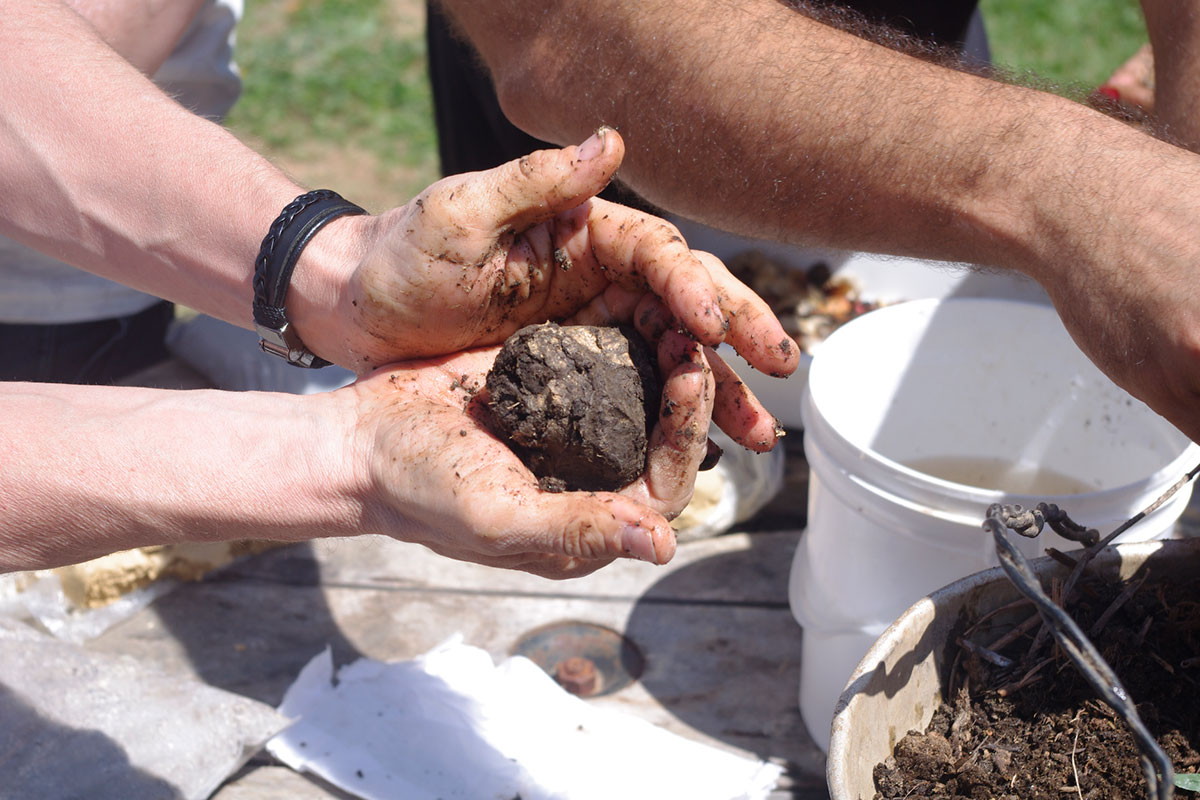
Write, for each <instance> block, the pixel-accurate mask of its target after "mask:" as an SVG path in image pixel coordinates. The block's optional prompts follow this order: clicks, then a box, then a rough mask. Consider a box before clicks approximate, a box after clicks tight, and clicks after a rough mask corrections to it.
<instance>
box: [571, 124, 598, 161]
mask: <svg viewBox="0 0 1200 800" xmlns="http://www.w3.org/2000/svg"><path fill="white" fill-rule="evenodd" d="M603 152H604V128H601V129H599V130H598V131H596V132H595V133H593V134H592V135H591V136H590V137H589V138H588V140H587V141H586V142H584V143H583V144H581V145H579V151H578V152H577V153H576V155H577V156H578V157H579V160H580V161H591V160H592V159H593V158H595V157H596V156H598V155H600V154H601V153H603Z"/></svg>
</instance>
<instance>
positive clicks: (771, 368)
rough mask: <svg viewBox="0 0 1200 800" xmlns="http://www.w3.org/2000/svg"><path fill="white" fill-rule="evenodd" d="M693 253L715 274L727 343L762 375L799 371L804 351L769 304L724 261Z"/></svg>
mask: <svg viewBox="0 0 1200 800" xmlns="http://www.w3.org/2000/svg"><path fill="white" fill-rule="evenodd" d="M693 252H695V254H696V257H697V258H698V259H699V260H700V261H701V263H703V264H704V266H705V267H706V268H707V270H708V272H709V274H710V275H712V277H713V282H714V283H715V284H716V286H717V291H718V292H719V293H720V298H721V307H722V309H723V310H724V312H725V313H726V314H727V315H728V317H729V333H728V334H726V336H725V341H726V342H728V343H729V344H730V345H731V346H732V347H733V349H734V350H736V351H737V352H738V353H739V354H740V355H741V356H742V358H744V359H746V361H748V362H749V363H750V365H751V366H753V367H754V368H755V369H757V370H759V371H761V372H765V373H766V374H768V375H774V376H775V377H783V376H785V375H791V374H792V373H793V372H795V371H796V367H798V366H799V365H800V348H799V346H797V344H796V342H795V341H793V340H792V338H791V337H790V336H788V335H787V332H786V331H784V329H783V325H781V324H780V322H779V320H778V319H777V318H776V316H775V315H774V314H773V313H772V312H771V308H770V306H768V305H767V303H766V301H765V300H763V299H762V298H761V297H759V296H758V295H757V294H755V293H754V290H752V289H751V288H750V287H749V286H746V285H745V284H744V283H742V282H741V281H739V280H738V279H737V278H736V277H734V275H733V273H731V272H730V271H729V269H728V268H727V267H726V266H725V264H724V263H722V262H721V259H719V258H717V257H716V256H714V255H713V254H712V253H705V252H703V251H700V250H696V251H693Z"/></svg>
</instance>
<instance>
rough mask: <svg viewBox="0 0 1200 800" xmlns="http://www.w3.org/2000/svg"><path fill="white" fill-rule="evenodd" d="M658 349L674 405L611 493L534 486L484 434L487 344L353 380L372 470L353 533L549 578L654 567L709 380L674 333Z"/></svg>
mask: <svg viewBox="0 0 1200 800" xmlns="http://www.w3.org/2000/svg"><path fill="white" fill-rule="evenodd" d="M672 347H673V349H671V348H672ZM664 348H666V349H667V350H668V351H669V352H666V353H665V357H663V356H664V354H663V353H660V357H663V364H664V367H663V368H664V370H665V375H666V377H665V382H664V385H665V390H664V398H665V399H664V401H663V402H664V404H666V403H668V402H669V403H671V404H672V410H673V413H672V414H671V415H670V416H669V417H667V418H665V419H664V420H661V421H660V422H659V424H658V425H657V426H656V428H655V430H654V432H653V434H652V437H651V447H650V454H649V456H648V459H647V463H648V469H647V471H646V473H645V474H644V475H643V476H642V477H640V478H639V479H638V480H637V481H635V482H634V483H633V484H631V485H630V486H629V487H627V488H626V489H625V490H623V491H622V492H621V493H606V492H562V493H551V492H545V491H542V489H541V488H540V487H539V486H538V481H537V478H536V477H535V476H534V475H533V474H532V473H530V472H529V470H528V469H526V467H525V466H524V464H522V463H521V461H520V460H519V459H518V458H517V457H516V455H515V454H513V452H512V451H511V450H509V448H508V447H507V446H506V445H505V444H504V443H503V442H501V441H499V440H498V439H497V438H496V437H495V436H493V435H492V433H491V432H490V431H489V429H488V427H487V424H486V413H487V412H486V408H485V400H486V389H484V388H483V387H484V378H485V376H486V374H487V371H488V370H489V369H490V368H491V366H492V363H493V361H494V360H495V357H496V353H497V352H498V348H484V349H479V350H474V351H470V352H466V353H460V354H457V355H454V356H449V357H443V358H439V359H435V360H427V361H415V362H408V363H402V364H393V365H391V366H389V367H386V368H383V369H381V370H378V371H376V372H375V373H373V374H371V375H369V376H367V377H364V378H363V379H361V380H360V381H359V382H358V383H356V384H355V385H354V386H352V387H350V388H349V389H347V390H345V391H347V392H353V393H354V394H355V396H356V401H355V404H356V410H355V414H356V416H357V419H358V423H357V437H356V441H355V442H354V443H353V446H354V447H355V448H356V449H358V450H360V451H362V452H365V453H367V454H368V459H369V464H370V469H369V472H370V479H369V481H368V489H367V490H366V500H365V506H366V508H367V511H366V513H365V514H364V521H363V531H364V532H379V533H386V534H388V535H391V536H393V537H395V538H398V539H402V540H405V541H412V542H418V543H420V544H424V545H426V546H427V547H429V548H430V549H432V550H434V551H435V552H437V553H440V554H442V555H445V556H448V557H451V558H456V559H460V560H464V561H472V562H476V563H480V564H487V565H491V566H497V567H506V568H512V569H520V570H525V571H527V572H533V573H536V574H539V575H545V576H547V577H554V578H566V577H574V576H578V575H583V574H586V573H588V572H591V571H593V570H595V569H598V568H599V567H602V566H604V565H605V564H607V563H608V562H610V561H611V560H612V559H614V558H622V557H624V558H637V559H641V560H644V561H649V562H651V563H656V564H662V563H665V562H666V561H668V560H669V559H670V558H671V557H672V555H674V552H675V536H674V532H673V531H672V530H671V527H670V525H669V523H668V522H667V517H669V516H674V515H676V514H678V513H679V512H680V511H681V510H682V509H683V507H684V505H686V503H687V501H688V499H689V498H690V496H691V491H692V483H693V481H694V479H695V475H696V469H697V467H698V465H699V463H700V460H701V459H702V458H703V456H704V452H705V446H704V443H705V441H706V439H707V429H708V428H707V423H708V419H709V415H710V413H711V410H712V379H711V375H710V374H708V370H707V369H706V368H705V366H704V363H703V356H702V355H701V354H700V352H699V349H698V348H697V347H696V346H695V345H694V344H693V343H691V342H689V341H688V340H687V339H686V338H684V337H676V338H675V340H674V344H673V345H669V344H664Z"/></svg>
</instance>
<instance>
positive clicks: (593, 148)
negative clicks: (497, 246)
mask: <svg viewBox="0 0 1200 800" xmlns="http://www.w3.org/2000/svg"><path fill="white" fill-rule="evenodd" d="M624 155H625V143H624V142H623V141H622V140H621V136H620V134H618V133H617V132H616V131H615V130H613V129H612V128H607V127H602V128H600V129H599V130H598V131H596V133H594V134H593V135H592V136H591V137H590V138H589V139H588V140H587V141H585V142H584V143H583V144H581V145H579V146H578V147H564V148H561V149H557V150H538V151H536V152H533V153H530V154H529V155H527V156H522V157H521V158H518V159H516V160H514V161H509V162H508V163H506V164H501V165H500V166H499V167H496V168H495V169H492V170H488V171H487V172H485V173H482V174H481V175H479V176H478V177H477V179H475V180H471V181H467V182H465V183H463V184H461V185H460V186H458V187H457V196H456V197H455V202H456V203H459V204H462V205H465V206H466V207H467V208H470V209H472V210H474V212H475V213H476V214H477V219H478V220H479V222H478V223H477V224H478V225H479V226H480V227H483V228H488V229H491V230H494V231H496V232H500V231H505V230H515V231H517V232H521V231H525V230H527V229H529V228H531V227H533V226H534V225H536V224H538V223H539V222H543V221H545V220H548V219H550V218H551V217H553V216H554V215H555V214H558V213H560V212H563V211H568V210H570V209H572V208H574V207H576V206H578V205H579V204H580V203H582V202H584V201H585V200H587V199H588V198H590V197H592V196H594V195H596V194H598V193H599V192H600V191H601V190H602V189H604V187H605V186H607V185H608V182H609V181H610V180H612V176H613V175H614V174H615V173H616V171H617V167H618V166H620V164H621V159H622V158H623V157H624Z"/></svg>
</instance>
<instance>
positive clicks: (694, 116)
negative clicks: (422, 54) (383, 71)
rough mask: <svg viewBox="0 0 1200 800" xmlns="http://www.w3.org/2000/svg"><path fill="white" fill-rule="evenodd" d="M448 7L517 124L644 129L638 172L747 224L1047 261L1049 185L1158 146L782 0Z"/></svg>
mask: <svg viewBox="0 0 1200 800" xmlns="http://www.w3.org/2000/svg"><path fill="white" fill-rule="evenodd" d="M443 4H444V5H445V6H446V7H447V8H448V9H449V10H450V11H451V13H452V14H453V15H454V17H455V19H456V21H457V22H458V23H459V24H460V26H461V27H462V28H463V30H464V31H465V32H466V33H467V34H469V37H470V38H471V40H472V41H473V42H474V43H475V44H476V46H477V47H478V48H479V49H480V51H481V53H482V55H483V57H484V59H485V61H486V62H487V64H488V65H489V67H490V68H491V69H492V70H493V72H494V76H495V80H496V83H497V88H498V91H499V93H500V98H501V102H502V104H503V106H504V109H505V112H506V114H508V115H509V116H510V118H511V119H512V120H513V121H514V122H516V123H517V124H518V125H520V126H521V127H522V128H524V129H526V130H527V131H529V132H530V133H532V134H534V135H537V136H542V137H545V138H547V139H549V140H550V141H563V140H570V139H571V137H573V136H576V135H578V133H579V132H580V131H583V130H587V129H588V128H589V127H590V126H592V125H594V124H595V123H596V122H597V121H600V120H603V121H606V122H607V123H608V124H611V125H613V126H614V127H617V128H618V129H619V130H620V131H621V132H622V135H623V136H625V138H626V139H627V141H628V142H629V153H628V155H627V158H626V162H625V165H624V167H623V170H622V173H621V175H622V178H623V179H624V180H626V181H627V182H629V183H631V184H632V185H633V186H634V187H635V188H636V189H638V190H639V191H641V192H643V193H644V194H645V195H646V196H647V198H648V199H649V200H651V201H653V202H656V203H658V204H661V205H662V206H663V207H665V208H668V209H670V210H672V211H676V212H679V213H682V214H684V215H686V216H689V217H692V218H695V219H699V220H700V221H703V222H707V223H711V224H714V225H715V226H716V227H721V228H725V229H732V230H734V231H736V232H739V233H745V234H753V235H760V236H765V237H768V238H776V239H782V240H786V241H793V242H800V243H813V242H816V243H820V244H825V245H835V246H844V247H850V248H859V249H868V250H881V251H884V252H892V253H904V254H913V255H923V256H927V257H935V258H942V259H949V260H960V261H968V262H973V263H985V264H999V265H1003V266H1010V267H1011V266H1016V267H1018V268H1027V269H1033V264H1032V263H1031V262H1033V261H1035V260H1036V259H1039V258H1045V254H1044V253H1037V252H1029V251H1030V250H1031V249H1033V248H1034V247H1035V246H1036V245H1037V243H1038V242H1037V238H1036V237H1037V236H1038V235H1039V234H1041V235H1045V232H1043V231H1039V230H1038V229H1037V228H1038V225H1039V220H1038V219H1036V218H1035V217H1034V215H1033V214H1030V213H1026V210H1027V209H1028V208H1029V207H1030V206H1031V198H1032V197H1034V196H1035V195H1037V194H1039V193H1040V192H1042V191H1043V189H1044V187H1045V186H1046V184H1047V183H1048V182H1049V181H1052V180H1053V179H1054V178H1055V177H1056V176H1061V175H1062V174H1063V173H1064V172H1066V171H1070V172H1071V173H1077V172H1078V171H1079V168H1080V167H1084V168H1086V169H1088V170H1089V171H1091V170H1095V171H1096V172H1097V174H1099V173H1100V172H1101V171H1102V170H1104V169H1105V168H1106V167H1107V166H1109V165H1110V164H1111V161H1110V159H1109V158H1108V156H1107V154H1106V153H1104V152H1102V151H1103V150H1107V149H1109V148H1110V147H1112V146H1114V145H1115V146H1118V147H1120V146H1125V147H1128V148H1132V147H1135V146H1140V147H1143V148H1145V149H1147V150H1150V151H1154V150H1155V145H1154V144H1153V143H1151V142H1149V141H1147V142H1144V143H1143V142H1140V141H1136V140H1135V138H1134V136H1133V135H1132V134H1129V133H1127V132H1126V131H1124V130H1123V129H1122V127H1121V126H1120V125H1118V124H1117V123H1112V122H1109V121H1108V120H1105V119H1104V118H1102V117H1101V116H1100V115H1099V114H1096V113H1095V112H1092V111H1089V110H1087V109H1085V108H1082V107H1080V106H1077V105H1075V104H1072V103H1069V102H1067V101H1065V100H1062V99H1059V98H1057V97H1053V96H1051V95H1047V94H1043V93H1038V92H1032V91H1028V90H1025V89H1021V88H1016V87H1010V86H1004V85H1000V84H998V83H995V82H992V81H988V80H984V79H980V78H977V77H974V76H970V75H966V74H963V73H958V72H954V71H951V70H948V69H945V68H943V67H939V66H934V65H931V64H928V63H925V62H922V61H919V60H917V59H914V58H911V57H909V56H907V55H903V54H900V53H897V52H894V51H892V50H889V49H888V48H885V47H882V46H878V45H875V44H872V43H869V42H867V41H865V40H863V39H859V38H857V37H855V36H852V35H850V34H847V33H844V32H842V31H839V30H836V29H834V28H831V27H829V26H827V25H824V24H821V23H819V22H816V21H814V20H812V19H810V18H808V17H806V16H805V15H803V14H801V13H798V12H796V11H794V10H791V9H789V8H787V7H785V5H784V4H782V3H779V2H775V1H774V0H698V2H689V3H679V2H676V0H649V2H645V3H638V4H636V5H631V4H628V3H623V2H620V0H594V1H593V0H578V1H576V0H570V1H569V2H565V3H558V4H556V5H555V8H554V9H553V10H547V9H545V8H544V4H541V3H535V2H528V0H507V1H506V2H479V1H478V0H443ZM1051 123H1052V124H1053V126H1054V127H1055V128H1065V129H1066V130H1065V131H1063V132H1062V133H1061V134H1059V133H1058V132H1057V131H1054V130H1050V129H1049V128H1048V126H1049V125H1050V124H1051ZM1089 140H1091V141H1089ZM1089 145H1090V146H1091V150H1092V151H1093V152H1091V153H1088V154H1085V153H1084V152H1081V151H1080V148H1081V147H1088V146H1089ZM1085 155H1086V156H1088V157H1091V158H1095V159H1098V160H1097V161H1096V162H1094V163H1093V164H1092V165H1089V164H1087V163H1086V162H1084V161H1082V159H1083V158H1084V157H1085ZM1105 161H1110V164H1106V163H1104V162H1105ZM1083 177H1084V178H1086V177H1087V176H1083ZM1052 199H1053V198H1046V200H1047V201H1049V200H1052ZM1046 204H1047V203H1045V202H1043V203H1041V205H1046Z"/></svg>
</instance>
